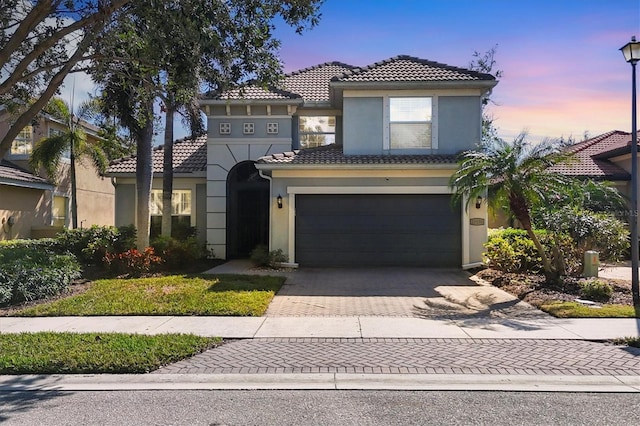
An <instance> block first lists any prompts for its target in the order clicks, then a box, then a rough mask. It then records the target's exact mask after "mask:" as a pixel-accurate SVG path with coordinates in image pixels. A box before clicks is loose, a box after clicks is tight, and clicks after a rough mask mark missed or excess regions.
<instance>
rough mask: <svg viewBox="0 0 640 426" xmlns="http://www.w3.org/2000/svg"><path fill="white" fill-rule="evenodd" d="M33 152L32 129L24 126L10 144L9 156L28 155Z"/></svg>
mask: <svg viewBox="0 0 640 426" xmlns="http://www.w3.org/2000/svg"><path fill="white" fill-rule="evenodd" d="M31 151H33V127H31V126H26V127H25V128H24V129H22V130H21V131H20V133H18V136H16V138H15V139H14V140H13V143H12V144H11V155H28V154H31Z"/></svg>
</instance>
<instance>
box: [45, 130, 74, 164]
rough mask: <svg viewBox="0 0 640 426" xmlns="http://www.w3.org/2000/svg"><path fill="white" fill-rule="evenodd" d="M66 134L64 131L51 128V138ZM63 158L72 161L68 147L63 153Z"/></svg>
mask: <svg viewBox="0 0 640 426" xmlns="http://www.w3.org/2000/svg"><path fill="white" fill-rule="evenodd" d="M63 134H64V130H60V129H54V128H49V137H50V138H52V137H54V136H61V135H63ZM62 158H65V159H67V160H69V159H71V150H70V148H69V147H67V148H66V149H65V150H64V151H62Z"/></svg>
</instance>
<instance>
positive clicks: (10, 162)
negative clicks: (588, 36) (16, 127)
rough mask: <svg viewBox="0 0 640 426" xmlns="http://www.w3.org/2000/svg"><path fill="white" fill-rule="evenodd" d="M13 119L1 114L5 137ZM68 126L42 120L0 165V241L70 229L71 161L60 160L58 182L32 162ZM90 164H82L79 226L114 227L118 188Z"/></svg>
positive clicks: (92, 134)
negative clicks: (42, 145) (34, 153)
mask: <svg viewBox="0 0 640 426" xmlns="http://www.w3.org/2000/svg"><path fill="white" fill-rule="evenodd" d="M10 122H11V115H10V114H9V113H8V112H6V111H4V110H0V135H4V134H6V132H7V130H8V128H9V126H10ZM65 126H66V124H65V123H64V122H63V121H61V120H59V119H57V118H55V117H53V116H51V115H49V114H46V113H41V114H39V115H38V116H37V118H36V119H35V120H34V122H33V123H32V124H31V125H29V126H26V127H25V128H24V129H22V131H21V132H20V134H19V135H18V136H17V137H16V138H15V139H14V141H13V143H12V145H11V149H10V150H9V152H8V153H7V155H6V156H5V158H4V159H1V162H0V240H5V239H14V238H38V237H45V236H53V235H55V233H56V232H58V231H59V230H60V229H62V228H64V227H69V226H70V225H71V211H70V209H71V202H70V199H71V181H70V173H69V169H70V160H69V159H68V158H63V159H62V161H61V163H62V164H61V166H60V167H61V170H60V176H59V179H58V181H57V184H56V185H54V184H53V183H51V181H50V180H49V179H47V176H38V175H37V174H35V173H34V172H33V170H32V169H31V166H30V164H29V158H30V156H31V152H32V151H33V148H34V146H35V144H36V143H37V142H38V141H39V140H40V139H43V138H46V137H49V136H53V135H55V134H57V133H60V132H63V131H64V130H65V128H66V127H65ZM84 128H85V131H86V133H87V137H88V138H90V139H91V138H93V139H96V138H98V135H97V128H95V127H94V126H91V125H90V124H89V123H85V124H84ZM89 163H90V162H88V161H87V162H85V161H77V163H76V177H77V187H78V190H77V192H78V200H77V203H78V224H79V226H84V227H89V226H91V225H113V223H114V220H113V208H114V207H113V206H114V193H115V190H114V187H113V185H112V184H111V181H110V180H109V179H106V178H104V177H102V176H99V175H98V173H97V171H96V170H95V168H94V167H93V166H92V165H90V164H89Z"/></svg>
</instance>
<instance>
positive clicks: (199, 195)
mask: <svg viewBox="0 0 640 426" xmlns="http://www.w3.org/2000/svg"><path fill="white" fill-rule="evenodd" d="M195 198H196V209H195V210H196V229H197V230H198V234H197V238H198V242H199V243H200V244H206V242H207V185H206V184H204V183H201V184H197V185H196V193H195Z"/></svg>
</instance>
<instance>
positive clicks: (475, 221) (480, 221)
mask: <svg viewBox="0 0 640 426" xmlns="http://www.w3.org/2000/svg"><path fill="white" fill-rule="evenodd" d="M469 225H472V226H482V225H484V219H483V218H481V217H474V218H472V219H469Z"/></svg>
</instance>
